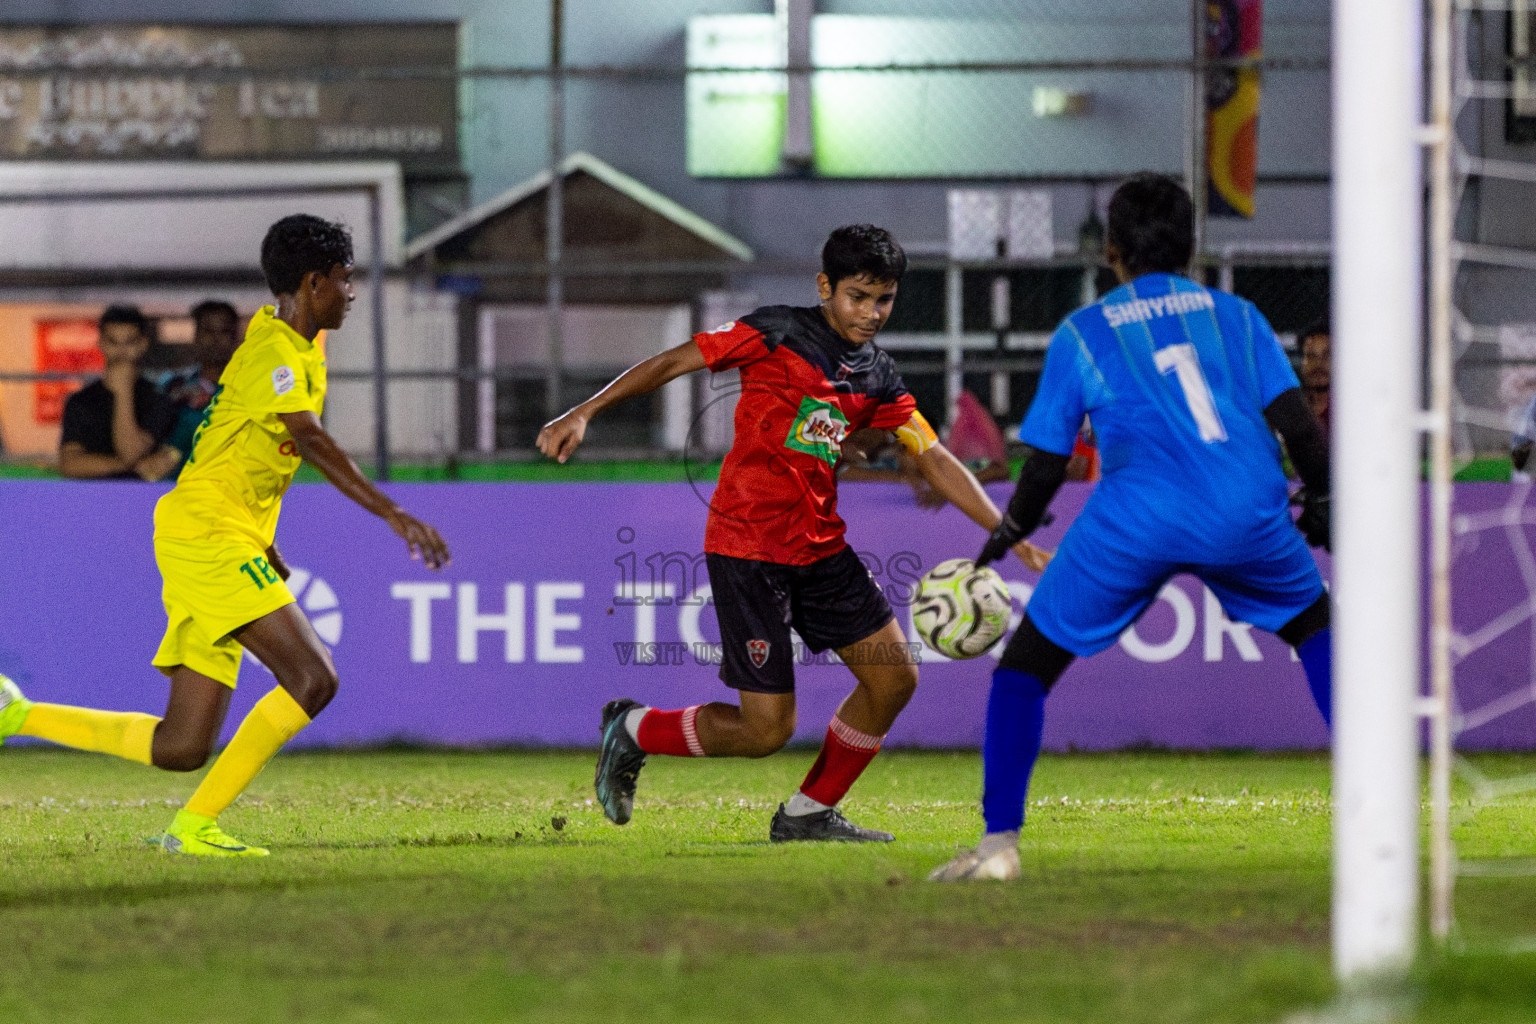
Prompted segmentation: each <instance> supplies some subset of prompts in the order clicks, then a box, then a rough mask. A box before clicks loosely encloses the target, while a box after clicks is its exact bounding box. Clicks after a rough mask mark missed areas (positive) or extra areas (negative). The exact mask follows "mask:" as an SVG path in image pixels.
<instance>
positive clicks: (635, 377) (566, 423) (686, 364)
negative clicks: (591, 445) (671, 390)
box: [538, 341, 704, 462]
mask: <svg viewBox="0 0 1536 1024" xmlns="http://www.w3.org/2000/svg"><path fill="white" fill-rule="evenodd" d="M702 369H704V353H703V352H702V351H700V350H699V346H698V344H697V343H695V342H693V341H688V342H684V343H683V344H681V345H679V346H677V347H676V348H669V349H667V350H666V351H665V352H662V353H661V354H659V355H654V356H651V358H649V359H647V360H645V361H644V362H642V363H636V364H635V365H634V366H631V367H630V368H629V369H627V370H625V371H624V372H623V373H621V374H619V375H618V376H617V377H615V378H614V379H613V381H612V382H611V383H609V385H608V386H607V387H605V388H603V389H602V390H601V391H599V392H598V393H597V394H595V395H593V396H592V397H591V398H589V399H587V400H586V401H585V402H582V403H581V404H580V405H578V406H576V407H575V408H573V409H571V410H570V411H569V412H567V413H566V414H565V415H563V416H561V417H559V418H558V419H553V420H550V421H549V422H548V423H546V424H544V429H542V430H540V431H539V440H538V445H539V451H541V452H543V453H544V454H545V455H548V456H549V457H550V458H552V459H556V460H558V461H560V462H564V461H565V460H566V459H568V458H570V457H571V454H572V453H573V452H575V451H576V449H577V447H579V446H580V445H581V441H582V438H584V437H586V435H587V424H588V423H589V422H590V421H591V419H592V417H593V416H596V415H597V414H598V413H600V412H602V411H603V410H604V409H606V408H608V407H609V406H612V405H618V404H619V403H620V402H622V401H624V400H625V399H626V398H634V397H636V396H637V395H646V394H650V393H651V392H652V391H655V390H656V389H657V388H659V387H661V386H662V385H663V384H665V383H667V382H668V381H670V380H675V379H676V378H678V377H681V376H682V375H683V374H685V373H692V372H693V371H695V370H702Z"/></svg>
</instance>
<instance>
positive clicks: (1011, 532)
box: [976, 512, 1056, 569]
mask: <svg viewBox="0 0 1536 1024" xmlns="http://www.w3.org/2000/svg"><path fill="white" fill-rule="evenodd" d="M1055 521H1056V517H1055V516H1053V515H1051V514H1050V513H1049V512H1047V513H1045V514H1044V515H1042V516H1041V517H1040V525H1041V526H1050V525H1051V524H1052V523H1054V522H1055ZM1032 532H1034V531H1032V530H1025V529H1024V528H1023V527H1021V526H1020V525H1019V523H1018V520H1016V519H1014V518H1013V516H1012V515H1011V514H1009V513H1007V512H1004V513H1003V521H1002V522H1000V523H998V524H997V526H996V527H995V528H994V529H993V530H992V534H991V536H989V537H988V538H987V542H986V543H985V544H983V545H982V546H981V554H979V555H977V556H976V568H978V569H980V568H981V567H982V566H984V565H987V564H988V563H991V562H995V561H997V560H998V559H999V558H1002V557H1003V556H1004V555H1006V554H1007V553H1008V549H1009V548H1011V547H1013V546H1014V545H1015V544H1017V543H1018V542H1019V541H1021V540H1023V539H1024V538H1025V537H1027V536H1029V535H1030V533H1032Z"/></svg>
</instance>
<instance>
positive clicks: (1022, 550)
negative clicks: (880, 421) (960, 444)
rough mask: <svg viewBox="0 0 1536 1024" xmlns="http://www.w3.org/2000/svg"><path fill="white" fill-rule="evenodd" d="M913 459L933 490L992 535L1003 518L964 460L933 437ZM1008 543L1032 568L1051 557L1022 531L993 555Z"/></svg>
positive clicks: (1040, 568)
mask: <svg viewBox="0 0 1536 1024" xmlns="http://www.w3.org/2000/svg"><path fill="white" fill-rule="evenodd" d="M897 436H898V437H900V436H901V434H900V433H898V434H897ZM909 450H910V449H909ZM915 461H916V463H917V468H918V471H919V472H921V473H922V474H923V478H924V479H926V480H927V481H928V485H929V486H930V487H932V488H933V489H934V491H935V492H936V493H938V494H940V495H942V496H943V497H944V498H945V500H947V501H949V502H950V503H951V504H953V505H954V506H955V507H956V508H958V509H959V510H960V511H961V512H964V513H965V514H966V516H967V517H968V518H969V519H970V520H971V522H973V523H975V524H976V525H977V526H979V527H981V528H982V529H983V530H986V531H987V532H988V533H991V534H994V535H996V533H997V531H998V529H999V528H1000V524H1001V523H1002V522H1003V516H1002V513H1000V512H998V510H997V506H996V505H994V504H992V499H991V498H989V497H988V496H987V492H986V491H985V490H983V489H982V486H981V482H980V481H979V480H977V479H976V475H975V474H974V473H972V472H971V471H970V470H969V469H967V468H966V467H965V463H963V462H961V461H960V460H959V459H957V458H955V456H954V454H953V453H952V452H950V450H949V449H948V448H945V447H944V446H943V445H942V444H940V443H939V442H938V441H934V442H933V443H932V444H930V445H928V446H927V447H925V448H924V449H923V450H922V451H920V452H918V453H917V454H916V456H915ZM1008 547H1012V548H1013V549H1014V551H1015V552H1016V553H1017V554H1018V556H1019V558H1020V559H1021V560H1022V561H1023V562H1024V564H1025V565H1027V566H1029V568H1030V569H1032V570H1034V571H1035V572H1041V571H1042V570H1044V569H1045V567H1046V564H1047V563H1049V562H1050V560H1051V555H1050V552H1048V551H1044V550H1042V549H1040V548H1037V547H1035V546H1034V545H1033V544H1031V543H1029V542H1028V541H1026V540H1025V539H1024V537H1023V535H1022V534H1021V535H1019V536H1018V537H1015V538H1013V540H1012V541H1010V542H1009V543H1008V544H1007V545H1004V547H1003V548H999V550H998V552H997V554H996V555H994V556H993V557H994V558H1000V557H1002V554H1003V550H1005V549H1006V548H1008Z"/></svg>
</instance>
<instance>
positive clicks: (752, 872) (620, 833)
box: [0, 748, 1536, 1024]
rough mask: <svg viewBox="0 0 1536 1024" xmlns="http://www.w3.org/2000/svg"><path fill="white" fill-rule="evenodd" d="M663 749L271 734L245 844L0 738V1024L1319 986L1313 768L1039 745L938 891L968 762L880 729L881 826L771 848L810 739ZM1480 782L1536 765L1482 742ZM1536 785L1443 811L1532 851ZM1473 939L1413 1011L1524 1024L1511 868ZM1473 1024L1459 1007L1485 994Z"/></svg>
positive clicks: (1497, 847) (1196, 1005)
mask: <svg viewBox="0 0 1536 1024" xmlns="http://www.w3.org/2000/svg"><path fill="white" fill-rule="evenodd" d="M811 757H812V754H811V753H810V752H808V751H790V752H787V753H784V754H780V755H778V756H776V757H773V758H769V759H767V760H765V761H759V762H739V761H686V760H677V759H668V758H653V759H652V761H651V763H650V765H649V766H647V768H646V769H645V772H644V774H643V775H642V777H641V794H640V800H639V803H638V808H637V814H636V818H635V821H634V823H633V824H631V825H630V826H629V827H627V828H623V829H620V828H616V827H614V826H612V825H610V824H608V823H607V822H606V821H604V820H603V818H602V817H601V814H600V813H599V812H598V811H597V809H596V808H595V807H594V806H592V804H591V803H590V801H589V795H590V790H589V781H590V769H591V764H592V760H591V755H590V754H586V753H558V752H557V753H517V752H514V753H453V752H418V751H381V752H365V753H359V752H354V753H313V754H292V755H284V756H281V757H279V758H278V759H277V760H276V761H275V762H274V763H273V765H272V766H271V767H270V768H269V769H268V770H267V772H266V773H265V774H264V775H263V776H261V778H259V779H258V780H257V782H256V784H255V785H254V786H253V787H252V789H251V792H250V793H249V794H248V796H247V797H246V798H244V799H243V800H242V801H241V803H239V804H237V805H236V806H235V807H234V808H233V809H231V810H230V811H229V812H228V813H227V814H226V815H225V817H224V820H223V823H224V824H225V825H226V826H227V827H228V828H229V829H230V830H231V831H232V832H234V833H235V834H237V835H240V836H243V837H247V838H249V839H252V840H255V841H260V842H263V843H267V844H270V845H271V846H272V848H273V850H274V855H273V856H272V857H270V858H266V859H264V860H259V861H251V860H246V861H234V862H229V861H225V862H206V861H191V860H190V859H186V860H183V859H173V858H170V857H168V856H166V855H163V854H161V853H159V852H158V851H155V850H153V849H151V848H148V847H145V846H144V845H142V843H141V840H140V837H141V836H143V835H145V834H147V833H151V832H154V831H156V830H157V829H159V828H160V827H163V825H164V824H165V823H166V822H167V821H168V819H169V817H170V815H171V813H172V809H173V807H174V805H175V804H177V803H178V802H179V801H180V799H181V798H182V797H184V795H185V794H186V793H187V791H188V789H189V782H190V781H191V780H189V779H187V778H185V777H178V776H172V775H168V774H163V773H157V772H155V771H152V770H150V769H147V768H140V767H138V766H134V765H128V764H123V763H119V762H114V761H112V760H110V759H107V758H101V757H94V756H90V755H80V754H72V753H65V752H56V751H52V750H39V749H36V748H31V749H7V750H5V751H3V752H0V1020H4V1021H7V1022H34V1021H36V1022H43V1021H46V1022H50V1024H53V1022H63V1021H71V1022H72V1021H102V1022H106V1021H112V1022H117V1021H138V1020H156V1021H177V1022H202V1021H209V1022H214V1021H218V1022H231V1024H237V1022H246V1021H250V1022H257V1021H262V1022H265V1021H326V1022H351V1021H356V1022H375V1021H434V1022H438V1021H442V1022H457V1021H507V1020H538V1021H553V1022H565V1021H571V1022H576V1021H595V1020H613V1021H658V1022H661V1021H732V1022H756V1021H781V1020H787V1021H795V1022H797V1024H808V1022H813V1021H837V1022H840V1024H843V1022H861V1021H888V1020H890V1021H906V1020H957V1021H1004V1020H1007V1021H1074V1022H1076V1021H1114V1022H1159V1021H1202V1022H1204V1021H1234V1022H1235V1021H1280V1020H1283V1019H1285V1018H1286V1017H1287V1016H1289V1015H1290V1014H1292V1013H1296V1012H1301V1011H1306V1012H1312V1011H1316V1010H1317V1009H1318V1008H1319V1007H1326V1005H1327V1004H1328V1002H1329V1001H1330V1000H1331V999H1332V998H1333V996H1334V991H1333V986H1332V983H1331V981H1330V979H1329V958H1328V925H1327V921H1328V901H1329V881H1328V828H1327V825H1328V797H1327V778H1328V765H1327V762H1326V760H1325V759H1323V758H1321V757H1316V756H1294V757H1291V756H1286V757H1281V756H1275V757H1270V756H1257V755H1220V756H1193V755H1178V754H1157V753H1148V754H1120V755H1104V756H1070V757H1047V758H1045V759H1044V760H1043V761H1042V764H1041V766H1040V770H1039V772H1038V774H1037V777H1036V785H1035V787H1034V791H1033V793H1032V807H1031V811H1030V823H1029V825H1028V827H1027V829H1026V842H1025V845H1024V851H1023V861H1024V868H1025V876H1026V877H1025V879H1024V881H1023V882H1022V883H1019V884H1013V885H1003V884H995V883H993V884H984V885H971V886H938V885H933V884H929V883H927V882H925V881H923V877H924V875H925V874H926V873H927V871H928V870H929V869H930V868H932V867H933V866H934V865H935V864H937V863H939V862H940V861H942V860H943V859H945V858H946V857H947V856H948V855H949V854H950V853H951V851H953V850H954V848H955V847H956V846H957V845H958V844H960V843H962V842H966V841H969V840H971V839H972V838H973V836H974V834H975V831H976V828H977V817H976V812H975V806H974V796H975V792H976V789H977V782H978V764H977V758H976V756H975V755H974V754H970V753H967V754H958V753H957V754H912V753H900V752H890V753H887V754H885V755H882V756H881V757H880V758H878V759H877V760H876V761H875V763H874V765H873V766H872V767H871V769H870V771H869V772H868V773H867V775H866V777H865V778H864V779H863V780H862V781H861V782H860V784H859V786H858V788H857V789H856V790H855V792H854V794H853V796H852V797H851V798H850V800H849V801H848V803H847V809H848V811H849V813H850V815H851V816H852V817H854V818H855V819H856V820H858V821H860V822H862V823H865V824H869V825H873V826H877V827H883V828H889V829H891V830H892V831H895V832H896V833H898V835H899V841H898V842H897V843H895V844H892V845H889V846H859V847H848V846H834V847H810V846H770V845H769V844H767V843H766V842H765V841H764V840H765V838H766V831H767V820H768V817H769V815H770V814H771V813H772V810H773V806H774V804H775V802H776V801H777V800H779V799H782V798H783V797H784V796H785V795H786V794H788V793H789V792H791V791H792V789H793V787H794V785H795V784H796V783H797V782H798V781H799V778H800V776H801V774H802V773H803V772H804V771H805V769H806V767H807V766H808V764H809V762H810V760H811ZM1484 767H1485V769H1486V770H1489V771H1493V772H1495V773H1496V774H1510V773H1513V772H1515V771H1530V770H1536V758H1531V757H1525V758H1515V757H1508V758H1503V759H1498V760H1496V761H1495V760H1490V761H1489V763H1488V764H1485V765H1484ZM1533 824H1536V800H1531V799H1524V800H1522V799H1515V800H1511V801H1508V802H1506V803H1504V804H1502V805H1500V806H1499V807H1497V808H1492V809H1489V810H1485V811H1483V812H1482V813H1480V814H1479V815H1478V816H1476V817H1475V818H1473V819H1472V820H1471V821H1470V822H1468V823H1467V824H1464V825H1463V826H1461V831H1460V839H1461V842H1462V850H1463V853H1464V854H1466V855H1468V856H1504V857H1513V856H1532V855H1536V829H1533V827H1532V826H1533ZM1458 911H1459V916H1460V923H1461V928H1462V938H1463V940H1464V941H1465V943H1466V945H1467V948H1468V949H1469V950H1471V952H1466V953H1459V954H1456V955H1446V956H1430V957H1426V959H1425V962H1424V964H1423V965H1422V967H1421V968H1420V970H1419V971H1418V973H1417V974H1416V976H1415V985H1414V987H1413V989H1412V991H1411V992H1410V997H1411V1002H1410V1004H1409V1005H1410V1007H1411V1019H1413V1020H1419V1021H1426V1022H1428V1021H1436V1022H1438V1021H1466V1020H1478V1021H1505V1020H1507V1021H1514V1020H1528V1019H1530V1014H1531V1011H1532V1008H1533V1007H1536V955H1533V954H1525V955H1510V954H1508V953H1506V952H1500V951H1499V947H1498V945H1497V944H1498V943H1502V942H1507V940H1509V939H1513V938H1518V937H1520V936H1522V935H1531V934H1536V885H1533V884H1532V882H1531V881H1530V880H1528V879H1521V878H1508V879H1480V880H1476V881H1470V880H1469V881H1465V882H1463V884H1462V889H1461V892H1460V902H1459V904H1458ZM1469 1013H1472V1015H1471V1016H1469V1015H1468V1014H1469Z"/></svg>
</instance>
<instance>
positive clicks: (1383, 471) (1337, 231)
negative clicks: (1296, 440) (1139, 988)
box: [1333, 0, 1423, 983]
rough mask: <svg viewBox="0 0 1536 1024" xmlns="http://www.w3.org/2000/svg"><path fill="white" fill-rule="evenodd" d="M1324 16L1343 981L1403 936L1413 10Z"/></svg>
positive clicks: (1397, 4)
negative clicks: (1329, 31)
mask: <svg viewBox="0 0 1536 1024" xmlns="http://www.w3.org/2000/svg"><path fill="white" fill-rule="evenodd" d="M1333 28H1334V31H1333V69H1334V72H1333V73H1334V80H1333V111H1334V119H1333V239H1334V264H1333V330H1334V334H1335V336H1336V338H1337V340H1336V342H1335V345H1334V353H1335V355H1334V366H1335V370H1334V372H1335V375H1336V376H1335V379H1336V387H1337V392H1336V402H1337V413H1336V416H1337V420H1336V425H1335V433H1334V455H1333V481H1334V483H1333V489H1334V494H1335V496H1336V500H1337V505H1338V514H1337V516H1336V517H1335V530H1334V537H1335V546H1334V552H1335V560H1334V567H1335V591H1334V592H1335V594H1336V607H1337V620H1336V629H1335V632H1334V664H1335V670H1336V678H1337V682H1336V684H1335V688H1334V719H1333V721H1334V738H1333V743H1334V746H1333V749H1334V753H1333V814H1334V817H1333V957H1334V969H1335V973H1336V974H1337V975H1338V977H1339V978H1340V980H1342V981H1344V982H1346V983H1358V982H1363V981H1366V980H1369V979H1372V978H1380V977H1391V976H1393V975H1397V974H1400V973H1401V972H1402V971H1404V970H1405V969H1406V968H1407V966H1408V964H1409V963H1410V961H1411V960H1412V958H1413V954H1414V951H1415V946H1416V939H1417V935H1418V885H1419V879H1418V859H1419V844H1418V838H1419V837H1418V822H1419V759H1418V741H1417V721H1416V714H1417V709H1418V687H1419V661H1420V650H1421V646H1422V645H1421V643H1420V639H1419V601H1420V589H1419V579H1420V573H1419V557H1420V553H1419V530H1420V522H1419V518H1420V510H1419V501H1420V498H1419V475H1420V468H1419V435H1418V430H1419V427H1420V424H1421V417H1420V413H1419V387H1420V372H1419V365H1420V328H1421V319H1422V317H1421V312H1420V304H1421V292H1420V278H1419V274H1420V270H1419V268H1420V259H1421V255H1422V252H1423V250H1422V248H1421V237H1422V227H1421V226H1422V217H1423V192H1422V190H1421V172H1420V162H1421V155H1420V152H1419V148H1418V147H1419V136H1420V129H1419V125H1420V120H1421V110H1420V71H1421V68H1422V66H1423V65H1422V56H1421V53H1422V51H1421V44H1422V7H1421V5H1420V4H1419V3H1417V2H1410V0H1384V2H1381V3H1370V4H1367V3H1360V2H1341V3H1335V4H1334V5H1333Z"/></svg>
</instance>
